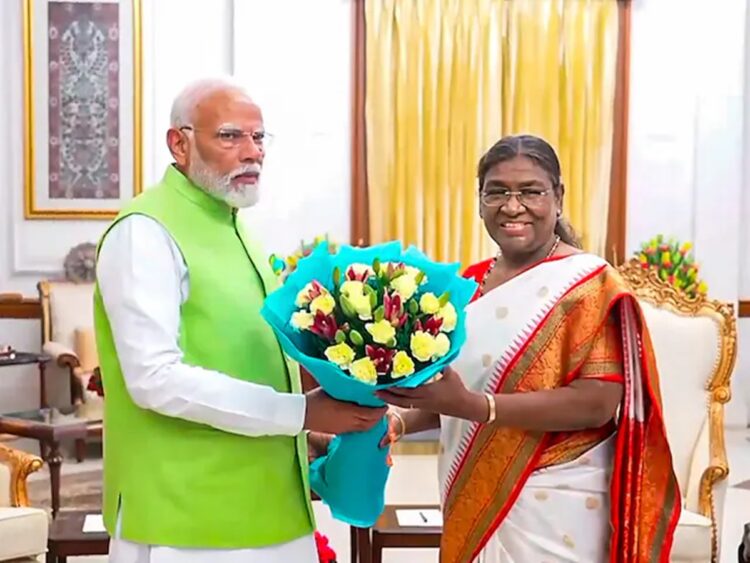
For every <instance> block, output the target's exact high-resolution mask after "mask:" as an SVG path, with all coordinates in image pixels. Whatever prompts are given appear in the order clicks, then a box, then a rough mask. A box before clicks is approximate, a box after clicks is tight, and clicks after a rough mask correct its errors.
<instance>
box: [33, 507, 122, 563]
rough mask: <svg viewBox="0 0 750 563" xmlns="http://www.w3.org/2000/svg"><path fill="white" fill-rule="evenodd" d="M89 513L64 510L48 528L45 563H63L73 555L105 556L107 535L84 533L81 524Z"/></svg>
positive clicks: (103, 533)
mask: <svg viewBox="0 0 750 563" xmlns="http://www.w3.org/2000/svg"><path fill="white" fill-rule="evenodd" d="M87 514H92V512H91V511H85V510H69V511H68V510H65V511H62V512H60V513H59V514H58V515H57V518H55V519H54V520H53V521H52V524H50V527H49V541H48V542H47V549H48V551H47V563H65V562H66V560H67V557H72V556H74V555H107V553H108V552H109V535H108V534H107V533H106V532H84V531H83V523H84V520H85V519H86V515H87Z"/></svg>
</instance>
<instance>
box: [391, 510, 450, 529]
mask: <svg viewBox="0 0 750 563" xmlns="http://www.w3.org/2000/svg"><path fill="white" fill-rule="evenodd" d="M396 519H397V520H398V525H399V526H403V527H407V526H426V527H428V528H438V527H440V526H442V525H443V514H442V513H441V512H440V511H439V510H436V509H434V508H425V509H422V510H420V509H408V510H406V509H403V510H396Z"/></svg>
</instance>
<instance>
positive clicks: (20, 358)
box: [0, 352, 52, 409]
mask: <svg viewBox="0 0 750 563" xmlns="http://www.w3.org/2000/svg"><path fill="white" fill-rule="evenodd" d="M51 359H52V358H50V357H49V356H46V355H44V354H35V353H32V352H15V353H14V354H13V357H10V358H6V357H0V368H4V367H10V366H23V365H33V364H36V365H37V368H38V370H39V408H42V409H43V408H45V407H47V382H46V380H45V377H44V370H45V367H46V365H47V362H49V361H50V360H51Z"/></svg>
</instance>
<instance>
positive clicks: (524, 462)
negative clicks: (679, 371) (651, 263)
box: [440, 267, 681, 563]
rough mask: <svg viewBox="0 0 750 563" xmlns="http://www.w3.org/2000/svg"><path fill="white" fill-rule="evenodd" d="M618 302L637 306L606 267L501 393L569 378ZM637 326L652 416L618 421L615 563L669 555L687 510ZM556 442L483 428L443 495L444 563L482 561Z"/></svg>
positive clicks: (547, 324)
mask: <svg viewBox="0 0 750 563" xmlns="http://www.w3.org/2000/svg"><path fill="white" fill-rule="evenodd" d="M626 303H629V305H627V306H626V305H625V304H626ZM614 307H619V308H620V311H625V310H631V309H632V310H633V311H638V309H637V304H636V303H635V300H634V299H632V297H631V296H630V294H629V293H628V291H627V289H626V288H625V286H624V283H623V282H622V280H621V278H620V277H619V275H618V274H617V273H616V272H614V270H612V269H611V268H609V267H602V268H600V269H598V270H596V271H595V272H593V273H592V274H591V275H589V276H587V277H586V278H584V279H583V280H581V281H580V282H578V283H577V284H575V285H574V286H573V287H572V288H571V289H570V290H569V291H568V292H567V293H566V294H565V295H564V296H563V297H562V298H561V299H560V300H559V301H558V303H557V304H556V305H555V307H553V309H552V310H551V311H550V312H549V313H548V315H547V316H546V317H545V318H544V319H543V320H542V322H541V323H540V324H539V326H538V327H537V328H536V331H535V332H534V333H533V334H532V335H531V337H529V338H528V339H527V341H526V342H525V344H524V346H523V347H522V348H521V349H520V350H519V351H518V353H517V354H516V356H515V358H514V359H513V360H512V361H511V362H510V363H509V364H508V366H507V367H506V369H505V371H504V373H503V374H502V377H501V379H500V381H499V384H498V386H497V388H496V389H495V390H494V391H495V392H500V393H510V392H524V391H532V390H539V389H551V388H555V387H559V386H561V385H564V384H566V383H568V382H569V381H570V379H572V377H574V376H575V374H576V372H577V371H578V370H579V369H580V367H581V365H582V363H583V362H584V361H585V359H586V357H587V356H588V353H589V351H590V350H591V347H592V345H593V342H594V339H595V337H596V335H597V334H598V332H599V330H600V329H601V327H602V326H603V324H604V322H605V321H606V319H607V317H608V315H609V314H610V313H611V311H612V309H613V308H614ZM631 312H632V311H631ZM625 316H629V315H625ZM630 317H632V315H630V316H629V318H630ZM630 320H631V321H632V320H633V319H632V318H630ZM625 322H626V321H625V320H623V323H625ZM637 325H638V326H637V328H638V331H637V334H638V336H639V338H638V342H637V346H636V350H637V351H638V352H639V357H640V365H639V368H640V369H638V370H637V371H638V372H639V373H642V374H643V376H642V381H643V388H644V391H645V393H644V397H645V399H646V400H645V401H644V402H645V410H644V413H645V417H644V419H643V420H642V421H638V420H635V419H633V418H630V417H629V416H622V417H621V420H620V421H619V424H618V436H617V438H616V443H617V447H616V453H615V459H614V466H613V474H612V475H613V476H612V500H611V506H612V515H611V523H612V525H613V527H614V529H613V534H612V538H611V547H610V552H611V562H612V563H620V562H621V563H635V562H641V561H643V562H646V561H658V562H662V561H663V562H666V561H668V557H669V552H670V550H671V543H672V537H673V534H674V528H675V527H676V523H677V517H678V516H679V511H680V506H681V503H680V495H679V493H678V492H677V490H678V489H677V482H676V479H675V477H674V473H673V472H672V471H671V470H670V469H665V468H671V467H672V462H671V454H670V452H669V449H668V447H667V445H666V435H665V431H664V425H663V420H662V416H661V412H660V397H659V390H658V379H657V374H656V365H655V361H654V355H653V349H652V347H651V341H650V339H649V337H648V333H647V331H646V330H645V328H644V327H645V323H644V322H643V319H642V318H640V317H638V322H637ZM625 340H626V336H625V332H624V331H623V341H625ZM624 346H627V344H624ZM631 371H632V370H631ZM633 376H634V374H633V373H628V370H627V368H626V374H625V379H626V396H627V391H628V390H632V389H631V388H630V387H628V385H629V383H628V379H629V378H631V379H632V378H633ZM630 406H631V405H630V403H629V402H627V401H626V404H624V405H623V409H622V412H623V413H625V414H627V413H628V409H629V407H630ZM550 442H551V435H550V434H542V433H532V432H524V431H520V430H516V429H510V428H503V427H494V426H479V427H477V429H476V430H475V431H474V434H473V435H472V436H471V438H470V440H469V442H468V447H466V448H465V449H464V450H463V451H464V452H465V453H464V454H463V457H462V459H461V460H460V463H459V464H458V470H457V472H456V476H455V478H454V479H453V481H452V483H451V485H450V488H449V490H448V492H447V495H446V498H445V503H444V508H443V511H444V525H443V534H442V540H441V549H440V561H441V563H469V562H471V561H473V560H474V558H475V557H476V556H477V555H478V553H479V552H480V551H481V550H482V548H483V547H484V545H486V543H487V541H488V540H489V538H490V537H491V536H492V535H493V534H494V533H495V531H496V530H497V528H498V527H499V526H500V524H501V523H502V521H503V520H504V518H505V517H506V516H507V514H508V512H509V511H510V509H511V508H512V506H513V504H514V502H515V500H516V498H517V497H518V495H519V494H520V492H521V489H522V488H523V486H524V484H525V482H526V480H527V479H528V477H529V475H530V474H531V473H532V472H533V471H534V470H536V469H537V467H538V464H539V462H540V460H541V459H542V456H543V454H544V453H545V449H546V448H547V447H548V445H550Z"/></svg>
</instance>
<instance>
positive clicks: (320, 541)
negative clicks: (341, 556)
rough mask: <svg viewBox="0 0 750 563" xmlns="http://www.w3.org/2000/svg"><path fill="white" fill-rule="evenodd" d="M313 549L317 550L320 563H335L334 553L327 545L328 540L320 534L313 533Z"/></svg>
mask: <svg viewBox="0 0 750 563" xmlns="http://www.w3.org/2000/svg"><path fill="white" fill-rule="evenodd" d="M315 547H317V548H318V561H319V562H320V563H336V552H335V551H334V550H333V548H332V547H331V546H330V544H329V543H328V538H327V537H326V536H324V535H323V534H321V533H320V532H315Z"/></svg>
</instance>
